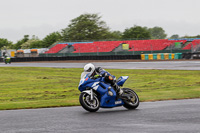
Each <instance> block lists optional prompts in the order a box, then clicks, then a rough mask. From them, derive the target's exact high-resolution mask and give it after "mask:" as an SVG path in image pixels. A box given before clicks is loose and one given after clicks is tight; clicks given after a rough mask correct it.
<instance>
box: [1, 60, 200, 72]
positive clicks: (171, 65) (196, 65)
mask: <svg viewBox="0 0 200 133" xmlns="http://www.w3.org/2000/svg"><path fill="white" fill-rule="evenodd" d="M92 63H93V64H94V65H95V66H100V67H103V68H105V69H168V70H200V61H199V60H196V61H155V62H153V61H148V62H92ZM85 64H86V62H81V63H56V62H52V63H51V62H46V63H39V62H36V63H12V64H7V65H5V64H4V63H0V67H5V66H6V67H10V66H15V67H22V66H23V67H24V66H25V67H56V68H83V67H84V65H85Z"/></svg>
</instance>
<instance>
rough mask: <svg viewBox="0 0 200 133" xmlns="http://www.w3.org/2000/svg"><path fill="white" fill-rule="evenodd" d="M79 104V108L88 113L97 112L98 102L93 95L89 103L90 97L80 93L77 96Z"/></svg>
mask: <svg viewBox="0 0 200 133" xmlns="http://www.w3.org/2000/svg"><path fill="white" fill-rule="evenodd" d="M79 102H80V104H81V106H82V107H83V108H84V109H85V110H87V111H89V112H96V111H97V110H99V106H100V104H99V100H98V98H97V97H96V96H95V95H94V98H93V100H92V101H91V100H90V95H89V94H88V93H86V92H82V93H81V94H80V96H79Z"/></svg>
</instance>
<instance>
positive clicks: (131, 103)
mask: <svg viewBox="0 0 200 133" xmlns="http://www.w3.org/2000/svg"><path fill="white" fill-rule="evenodd" d="M123 92H124V93H125V94H131V95H132V98H131V100H123V101H124V105H123V106H124V107H125V108H127V109H136V108H137V107H138V106H139V103H140V101H139V97H138V95H137V94H136V93H135V92H134V91H133V90H131V89H129V88H123Z"/></svg>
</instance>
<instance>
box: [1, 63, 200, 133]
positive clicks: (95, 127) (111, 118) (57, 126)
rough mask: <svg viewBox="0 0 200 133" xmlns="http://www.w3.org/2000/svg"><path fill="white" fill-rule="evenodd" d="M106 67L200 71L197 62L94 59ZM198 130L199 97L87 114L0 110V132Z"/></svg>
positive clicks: (156, 132)
mask: <svg viewBox="0 0 200 133" xmlns="http://www.w3.org/2000/svg"><path fill="white" fill-rule="evenodd" d="M93 63H94V64H95V65H96V66H101V67H103V68H109V69H171V70H200V61H176V62H174V61H156V62H105V63H102V62H93ZM85 64H86V62H82V63H55V62H54V63H50V62H49V63H12V64H8V65H5V64H3V63H0V67H5V66H7V67H11V66H17V67H22V66H25V67H58V68H83V66H84V65H85ZM80 132H82V133H86V132H87V133H106V132H108V133H121V132H122V133H129V132H130V133H161V132H166V133H168V132H172V133H199V132H200V99H189V100H171V101H157V102H142V103H140V106H139V107H138V108H137V109H136V110H127V109H125V108H123V107H117V108H111V109H100V110H99V111H98V112H96V113H89V112H87V111H85V110H84V109H83V108H82V107H80V106H77V107H62V108H43V109H25V110H4V111H0V133H80Z"/></svg>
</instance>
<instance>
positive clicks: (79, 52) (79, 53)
mask: <svg viewBox="0 0 200 133" xmlns="http://www.w3.org/2000/svg"><path fill="white" fill-rule="evenodd" d="M78 53H79V56H80V55H81V53H80V47H78Z"/></svg>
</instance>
